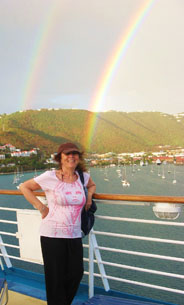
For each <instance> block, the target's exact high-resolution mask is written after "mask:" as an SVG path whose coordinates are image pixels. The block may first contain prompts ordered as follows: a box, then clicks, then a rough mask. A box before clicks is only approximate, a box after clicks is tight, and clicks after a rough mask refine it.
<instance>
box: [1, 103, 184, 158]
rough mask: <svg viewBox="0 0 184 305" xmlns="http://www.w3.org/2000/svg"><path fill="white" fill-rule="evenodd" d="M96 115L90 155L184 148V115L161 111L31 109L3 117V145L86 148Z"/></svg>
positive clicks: (46, 148)
mask: <svg viewBox="0 0 184 305" xmlns="http://www.w3.org/2000/svg"><path fill="white" fill-rule="evenodd" d="M94 115H95V116H96V122H97V123H96V129H95V133H94V136H93V140H92V143H91V147H90V149H89V151H90V152H97V153H103V152H108V151H113V152H116V153H120V152H135V151H141V150H144V151H154V150H158V146H167V145H168V146H170V147H172V148H175V147H178V146H182V147H184V137H183V135H184V116H182V115H181V116H180V117H179V118H177V117H175V116H174V115H169V114H164V113H160V112H131V113H125V112H116V111H109V112H101V113H98V114H94V113H92V112H89V111H87V110H73V109H71V110H68V109H59V110H54V109H52V110H48V109H42V110H40V111H38V110H27V111H24V112H15V113H12V114H9V115H6V114H4V115H1V119H0V144H5V143H11V144H13V145H15V146H16V147H19V148H21V149H30V148H32V147H39V148H40V149H41V150H43V151H45V152H48V153H52V152H55V151H56V150H57V147H58V145H59V144H60V143H62V142H65V141H72V142H75V143H77V144H78V145H80V146H83V147H84V148H85V146H86V139H87V122H90V121H92V116H94Z"/></svg>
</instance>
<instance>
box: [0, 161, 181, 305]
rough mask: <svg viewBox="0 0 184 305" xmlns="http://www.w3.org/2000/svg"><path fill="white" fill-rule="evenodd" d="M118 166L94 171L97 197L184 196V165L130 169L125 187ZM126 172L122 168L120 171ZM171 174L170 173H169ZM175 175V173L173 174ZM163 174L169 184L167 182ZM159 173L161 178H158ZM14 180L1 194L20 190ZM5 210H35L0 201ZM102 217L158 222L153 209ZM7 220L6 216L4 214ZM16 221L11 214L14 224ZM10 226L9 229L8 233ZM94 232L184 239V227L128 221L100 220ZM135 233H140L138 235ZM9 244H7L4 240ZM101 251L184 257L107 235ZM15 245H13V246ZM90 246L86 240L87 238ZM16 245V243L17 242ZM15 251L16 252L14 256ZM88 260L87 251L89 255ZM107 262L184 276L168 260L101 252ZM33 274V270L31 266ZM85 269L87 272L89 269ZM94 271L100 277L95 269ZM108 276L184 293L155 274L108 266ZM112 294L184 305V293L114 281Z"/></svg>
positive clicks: (125, 208)
mask: <svg viewBox="0 0 184 305" xmlns="http://www.w3.org/2000/svg"><path fill="white" fill-rule="evenodd" d="M117 169H118V168H117V167H112V168H106V169H105V168H91V169H90V174H91V177H92V179H93V180H94V181H95V183H96V185H97V191H96V192H97V193H114V194H115V193H116V194H144V195H164V196H184V167H183V166H173V165H172V166H171V167H170V168H169V167H168V166H167V165H164V166H163V165H162V166H154V167H151V166H144V167H139V166H135V167H132V166H127V167H126V179H127V181H128V182H129V183H130V187H123V186H122V182H121V180H122V178H119V177H118V172H117V171H116V170H117ZM121 170H122V171H123V168H121ZM168 171H169V172H168ZM170 171H171V172H170ZM163 173H164V176H165V179H163V178H162V176H163ZM158 174H160V175H158ZM33 175H34V173H25V175H24V177H22V178H21V181H24V180H27V179H30V178H32V177H33ZM104 178H108V179H109V181H105V180H104ZM174 179H176V181H177V182H176V183H175V184H173V180H174ZM12 181H13V175H2V176H0V188H1V189H16V186H15V185H14V184H12ZM0 204H1V206H9V207H16V208H31V205H30V204H29V203H27V202H26V200H25V199H24V198H23V197H22V196H13V197H12V196H0ZM97 214H99V215H110V216H119V217H128V218H140V219H153V220H157V218H156V216H155V215H154V213H153V211H152V205H146V206H144V205H140V206H136V205H130V204H127V205H121V206H120V205H115V206H114V205H104V204H98V211H97ZM3 215H4V217H5V218H6V213H5V212H3ZM13 218H14V216H13V215H12V219H13ZM176 221H178V222H183V221H184V212H183V210H182V213H181V215H180V216H179V218H178V219H177V220H176ZM6 226H7V225H4V227H5V228H6ZM6 229H7V230H11V229H13V225H11V226H10V225H8V228H6ZM14 230H15V228H14ZM95 230H100V231H109V232H111V231H113V232H116V233H124V234H130V235H131V234H132V235H135V234H136V235H140V236H149V237H157V238H158V237H159V238H163V239H176V240H183V228H180V227H168V226H158V225H157V226H155V225H147V224H134V223H128V222H123V223H121V222H113V221H102V220H101V221H99V220H97V221H96V223H95ZM135 232H136V233H135ZM4 241H5V240H4ZM97 241H98V244H99V246H105V247H110V248H119V249H126V250H130V251H139V252H147V253H154V254H160V255H166V256H175V257H184V251H183V246H181V245H174V246H173V245H170V244H167V243H165V244H161V243H156V242H145V241H136V240H131V239H121V238H109V237H103V236H97ZM12 242H13V241H12ZM84 242H85V239H84ZM14 243H15V242H14ZM12 251H14V254H15V252H16V251H17V250H11V249H10V250H9V254H12ZM10 252H11V253H10ZM84 252H85V256H86V255H87V253H86V252H87V250H86V249H85V250H84ZM101 255H102V259H103V260H105V261H112V262H115V263H119V264H124V265H129V266H136V267H141V268H147V269H155V270H161V271H165V272H170V273H178V274H182V275H183V274H184V268H183V266H182V263H177V262H175V263H173V262H171V261H169V260H158V259H153V258H144V257H142V256H134V255H128V254H117V253H113V252H106V251H101ZM14 263H15V265H16V266H18V267H21V264H22V265H23V267H25V265H24V263H20V262H14ZM26 268H28V269H29V268H30V264H29V263H28V264H26ZM31 268H32V270H33V267H32V266H31ZM34 268H36V271H39V272H43V270H42V267H41V266H36V267H34ZM85 269H86V268H85ZM95 269H96V270H95V272H98V270H97V268H95ZM105 270H106V273H107V274H108V275H111V276H115V277H122V278H125V279H131V280H134V281H140V282H141V281H142V282H146V283H151V284H155V285H160V286H167V287H172V288H175V289H183V283H184V281H183V280H181V279H177V278H170V277H165V276H158V275H150V274H148V273H145V272H144V273H143V272H137V271H132V270H127V269H120V268H112V267H109V266H105ZM84 281H87V277H86V276H84ZM95 284H96V285H98V286H99V285H102V283H101V280H99V279H95ZM110 287H111V289H117V290H120V291H124V292H127V293H133V294H136V295H143V296H147V297H151V298H155V299H160V300H164V301H168V302H173V303H175V304H179V305H180V304H181V305H182V304H184V301H183V296H180V295H179V294H173V293H169V292H164V291H161V290H154V289H149V288H143V287H139V286H137V285H130V284H126V283H121V282H117V281H110Z"/></svg>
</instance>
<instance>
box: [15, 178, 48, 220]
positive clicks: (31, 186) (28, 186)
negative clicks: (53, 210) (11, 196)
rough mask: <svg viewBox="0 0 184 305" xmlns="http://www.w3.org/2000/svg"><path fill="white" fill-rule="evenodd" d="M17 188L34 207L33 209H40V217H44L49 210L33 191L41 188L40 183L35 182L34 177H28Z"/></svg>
mask: <svg viewBox="0 0 184 305" xmlns="http://www.w3.org/2000/svg"><path fill="white" fill-rule="evenodd" d="M19 189H20V191H21V192H22V193H23V195H24V197H25V198H26V199H27V201H29V202H30V203H31V204H32V205H33V206H34V207H35V209H37V210H39V211H40V213H41V215H42V218H45V217H46V216H47V214H48V212H49V209H48V207H47V206H45V205H44V204H43V203H42V202H41V201H40V200H39V199H38V198H37V197H36V196H35V194H34V191H36V190H40V189H41V187H40V185H39V184H37V183H36V182H35V181H34V179H30V180H27V181H25V182H24V183H21V184H20V186H19Z"/></svg>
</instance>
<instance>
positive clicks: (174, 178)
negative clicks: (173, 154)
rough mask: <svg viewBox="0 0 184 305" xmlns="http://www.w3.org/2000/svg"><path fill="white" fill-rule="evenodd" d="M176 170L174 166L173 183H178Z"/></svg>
mask: <svg viewBox="0 0 184 305" xmlns="http://www.w3.org/2000/svg"><path fill="white" fill-rule="evenodd" d="M176 182H177V181H176V170H175V166H174V170H173V181H172V183H173V184H176Z"/></svg>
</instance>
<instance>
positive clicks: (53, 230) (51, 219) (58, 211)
mask: <svg viewBox="0 0 184 305" xmlns="http://www.w3.org/2000/svg"><path fill="white" fill-rule="evenodd" d="M76 174H77V176H78V179H77V180H76V181H75V182H73V183H66V182H63V181H61V180H59V179H58V178H57V176H56V171H55V170H53V171H46V172H45V173H43V174H41V175H39V176H38V177H36V178H34V181H35V182H36V183H38V184H39V185H40V187H41V189H42V190H43V191H44V192H45V194H46V198H47V202H48V207H49V213H48V215H47V216H46V217H45V218H44V219H42V222H41V226H40V235H41V236H47V237H57V238H78V237H81V211H82V208H83V206H84V204H85V202H86V197H85V193H84V189H83V185H82V182H81V180H80V177H79V175H78V173H77V172H76ZM83 174H84V185H85V186H86V185H87V184H88V181H89V174H88V173H83Z"/></svg>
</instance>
